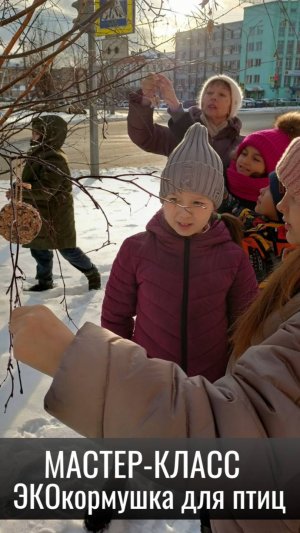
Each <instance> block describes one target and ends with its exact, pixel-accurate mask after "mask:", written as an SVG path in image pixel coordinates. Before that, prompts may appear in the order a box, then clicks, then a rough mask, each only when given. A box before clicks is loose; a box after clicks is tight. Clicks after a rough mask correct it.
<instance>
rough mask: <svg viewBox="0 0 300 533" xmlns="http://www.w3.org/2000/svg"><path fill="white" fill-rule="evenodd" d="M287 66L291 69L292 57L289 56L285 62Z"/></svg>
mask: <svg viewBox="0 0 300 533" xmlns="http://www.w3.org/2000/svg"><path fill="white" fill-rule="evenodd" d="M285 68H286V69H289V70H290V69H291V68H292V59H291V58H289V59H287V60H286V62H285Z"/></svg>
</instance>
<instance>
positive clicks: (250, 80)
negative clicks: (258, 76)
mask: <svg viewBox="0 0 300 533" xmlns="http://www.w3.org/2000/svg"><path fill="white" fill-rule="evenodd" d="M246 83H252V75H251V74H250V75H247V76H246Z"/></svg>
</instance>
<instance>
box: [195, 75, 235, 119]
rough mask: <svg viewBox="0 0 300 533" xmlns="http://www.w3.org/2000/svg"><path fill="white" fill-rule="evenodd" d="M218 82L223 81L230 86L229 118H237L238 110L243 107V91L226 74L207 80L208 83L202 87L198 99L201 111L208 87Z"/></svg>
mask: <svg viewBox="0 0 300 533" xmlns="http://www.w3.org/2000/svg"><path fill="white" fill-rule="evenodd" d="M217 81H222V82H225V83H227V85H229V87H230V90H231V109H230V113H229V117H228V118H232V117H235V116H236V114H237V112H238V110H239V109H240V107H241V105H242V99H243V91H242V89H241V88H240V86H239V85H238V84H237V82H236V81H234V79H232V78H230V77H229V76H226V75H225V74H218V76H212V77H211V78H208V80H206V82H205V83H204V85H203V86H202V88H201V91H200V93H199V98H198V102H199V107H200V109H202V99H203V95H204V93H205V91H206V90H207V88H208V86H209V85H210V84H211V83H214V82H217Z"/></svg>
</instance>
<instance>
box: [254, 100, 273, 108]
mask: <svg viewBox="0 0 300 533" xmlns="http://www.w3.org/2000/svg"><path fill="white" fill-rule="evenodd" d="M269 106H270V100H269V99H268V98H261V99H260V100H255V107H269Z"/></svg>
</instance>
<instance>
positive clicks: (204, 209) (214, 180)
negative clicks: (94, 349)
mask: <svg viewBox="0 0 300 533" xmlns="http://www.w3.org/2000/svg"><path fill="white" fill-rule="evenodd" d="M162 176H163V178H162V180H161V188H160V197H161V198H162V201H163V207H162V209H161V210H160V211H158V213H156V215H155V216H154V217H153V218H152V220H150V222H149V223H148V224H147V227H146V232H143V233H139V234H137V235H133V236H132V237H129V238H128V239H126V240H125V241H124V243H123V245H122V246H121V248H120V251H119V253H118V254H117V257H116V259H115V261H114V263H113V266H112V270H111V274H110V277H109V280H108V283H107V286H106V292H105V297H104V301H103V306H102V320H101V323H102V326H104V327H106V328H107V329H110V330H111V331H113V332H114V333H116V334H118V335H120V336H122V337H124V338H126V339H132V340H134V341H135V342H136V343H138V344H140V345H141V346H143V347H144V348H145V349H146V351H147V353H148V356H149V357H160V358H162V359H165V360H168V361H174V362H176V363H177V364H179V365H180V366H181V368H183V370H185V372H186V373H187V374H188V375H189V376H194V375H197V374H202V375H204V376H205V377H207V378H208V379H209V380H211V381H214V380H216V379H218V378H219V377H221V376H223V375H224V373H225V369H226V365H227V362H228V356H229V344H228V329H229V328H230V326H231V325H232V324H233V322H234V320H235V319H236V318H237V317H238V316H239V315H240V314H241V312H242V311H243V310H245V308H246V307H247V306H248V305H249V303H250V302H251V301H252V299H253V297H254V295H255V294H256V289H257V285H256V280H255V275H254V271H253V269H252V267H251V265H250V262H249V260H248V258H247V256H246V254H245V253H244V252H243V250H242V248H241V247H239V246H238V245H237V244H236V243H235V242H233V240H232V236H231V234H230V232H229V231H228V229H227V227H226V225H225V224H224V222H223V221H222V220H220V219H218V218H217V217H216V216H215V215H214V214H213V213H214V210H215V209H217V208H218V207H219V205H220V203H221V201H222V198H223V190H224V179H223V166H222V162H221V160H220V158H219V156H218V155H217V153H216V152H215V151H214V150H213V149H212V148H211V146H210V145H209V142H208V135H207V129H206V128H205V127H203V126H201V125H200V124H195V125H193V126H192V127H191V128H190V129H189V130H188V132H187V134H186V136H185V138H184V140H183V141H182V142H181V143H180V145H178V147H177V148H176V149H175V150H174V151H173V152H172V154H171V156H170V157H169V159H168V163H167V165H166V167H165V169H164V171H163V175H162ZM223 217H224V219H226V216H224V215H223ZM227 223H229V222H228V220H227ZM232 224H233V222H232Z"/></svg>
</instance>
